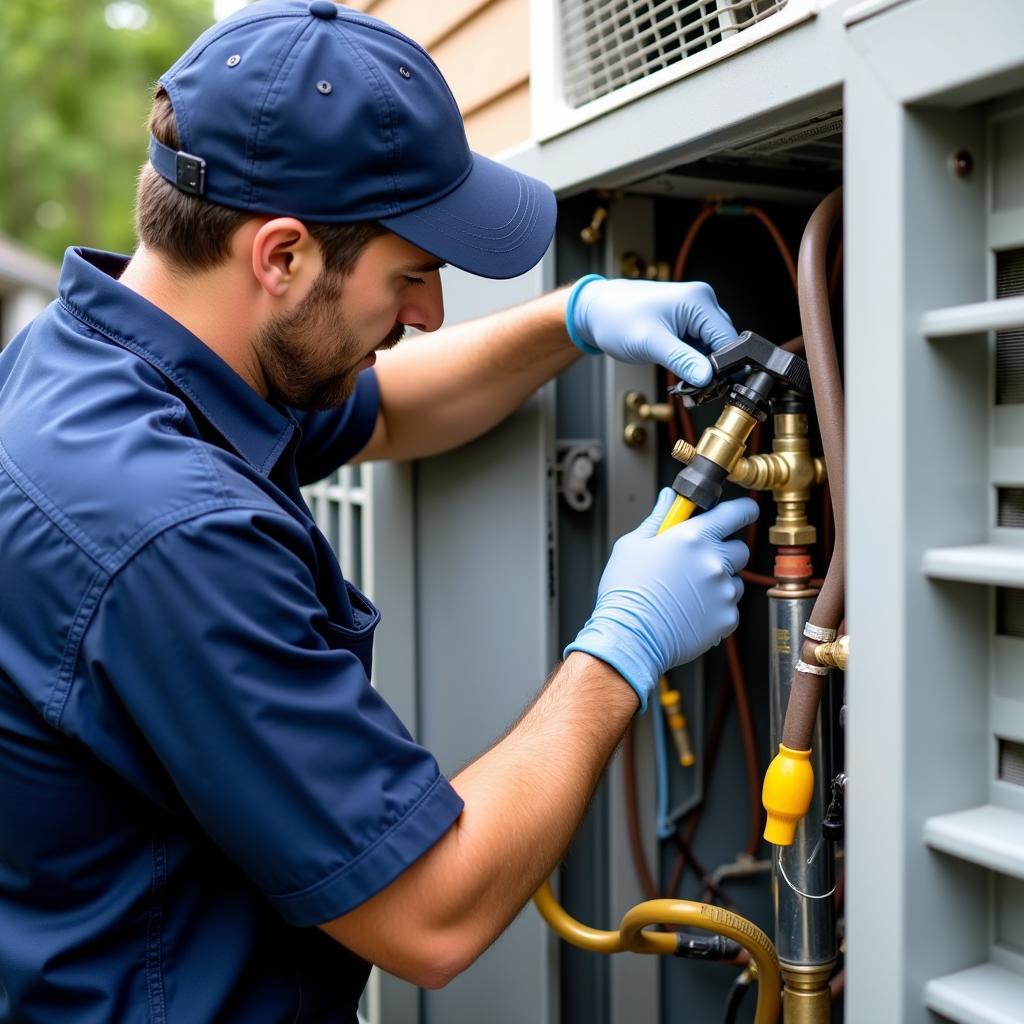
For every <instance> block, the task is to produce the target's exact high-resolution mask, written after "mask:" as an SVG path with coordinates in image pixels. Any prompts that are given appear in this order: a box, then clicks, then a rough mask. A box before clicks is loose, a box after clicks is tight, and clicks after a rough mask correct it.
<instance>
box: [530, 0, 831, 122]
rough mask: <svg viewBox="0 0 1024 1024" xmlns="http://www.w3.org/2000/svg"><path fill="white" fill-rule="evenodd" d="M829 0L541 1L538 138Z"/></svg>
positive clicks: (742, 45)
mask: <svg viewBox="0 0 1024 1024" xmlns="http://www.w3.org/2000/svg"><path fill="white" fill-rule="evenodd" d="M828 2H830V0H532V4H531V11H530V15H531V25H532V30H531V31H532V60H531V68H532V71H531V75H532V88H531V93H532V97H533V126H534V136H535V138H537V139H540V140H543V139H546V138H550V137H552V136H554V135H557V134H559V133H560V132H563V131H567V130H568V129H571V128H575V127H577V126H578V125H580V124H583V123H584V122H586V121H589V120H591V119H592V118H595V117H598V116H599V115H601V114H604V113H606V112H607V111H609V110H612V109H614V108H615V107H618V106H621V105H622V104H623V103H628V102H630V101H632V100H635V99H636V98H637V97H638V96H642V95H644V94H645V93H648V92H651V91H652V90H654V89H658V88H661V87H662V86H665V85H667V84H668V83H670V82H674V81H676V80H677V79H679V78H682V77H683V76H685V75H689V74H692V73H694V72H695V71H699V70H700V69H701V68H705V67H707V66H708V65H710V64H714V63H717V62H718V61H721V60H725V59H726V58H728V57H730V56H732V55H733V54H734V53H737V52H739V51H740V50H744V49H747V48H748V47H750V46H753V45H754V44H756V43H759V42H761V41H762V40H764V39H767V38H768V37H770V36H773V35H775V34H776V33H778V32H781V31H782V30H783V29H786V28H789V27H790V26H791V25H795V24H797V23H798V22H801V21H804V20H806V19H807V18H810V17H812V16H813V15H814V14H815V13H816V12H817V10H819V9H820V8H821V7H822V6H824V5H825V4H826V3H828Z"/></svg>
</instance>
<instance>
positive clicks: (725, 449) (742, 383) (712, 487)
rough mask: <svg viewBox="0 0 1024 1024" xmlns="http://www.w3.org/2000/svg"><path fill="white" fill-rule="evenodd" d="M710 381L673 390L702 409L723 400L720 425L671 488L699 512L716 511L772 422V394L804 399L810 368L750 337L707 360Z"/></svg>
mask: <svg viewBox="0 0 1024 1024" xmlns="http://www.w3.org/2000/svg"><path fill="white" fill-rule="evenodd" d="M708 358H709V360H710V362H711V380H710V381H709V382H708V383H707V384H704V385H703V386H698V385H695V384H687V383H685V382H683V383H680V384H677V385H675V387H672V388H670V389H669V394H670V395H675V396H676V397H679V398H682V400H683V402H684V404H686V405H691V406H693V405H702V404H703V403H705V402H709V401H711V400H712V399H715V398H718V397H720V396H721V395H723V394H725V395H726V399H725V409H724V410H723V411H722V414H721V415H720V416H719V418H718V422H717V423H716V424H715V425H714V426H713V427H709V428H708V429H707V430H705V431H704V433H703V434H702V435H701V439H700V442H699V443H698V445H697V451H696V454H695V455H694V456H693V458H692V459H691V460H690V462H689V464H688V465H687V466H686V467H685V468H684V469H683V470H681V471H680V473H679V475H678V476H677V477H676V479H675V481H674V483H673V484H672V487H673V489H674V490H675V492H676V493H677V494H680V495H682V496H683V497H684V498H687V499H688V500H689V501H692V502H693V503H694V505H696V506H697V507H698V508H701V509H709V508H712V507H713V506H715V505H717V504H718V502H719V501H720V500H721V498H722V485H723V484H724V483H725V480H726V478H727V477H728V476H729V474H730V473H731V472H732V471H733V468H734V467H735V466H736V464H737V463H738V462H739V460H740V459H741V458H742V457H743V453H744V451H745V449H746V444H747V438H748V437H749V436H750V432H751V431H752V430H753V429H754V427H755V426H756V425H757V424H758V423H763V422H764V421H765V419H767V417H768V412H769V409H770V401H771V397H772V392H773V391H774V390H775V387H776V385H781V386H782V387H783V388H785V389H787V391H789V392H798V393H800V394H805V393H806V392H807V391H808V390H809V388H810V386H811V374H810V371H809V370H808V368H807V363H805V362H804V361H803V359H801V358H800V357H799V356H798V355H794V354H793V353H792V352H787V351H786V350H785V349H781V348H779V347H778V346H777V345H774V344H772V342H770V341H768V339H767V338H762V337H761V336H760V335H759V334H754V333H753V332H752V331H744V332H743V333H742V334H741V335H740V336H739V337H738V338H737V339H736V340H735V341H734V342H733V343H732V344H731V345H727V346H726V347H725V348H723V349H719V351H717V352H713V353H712V354H711V355H710V356H709V357H708Z"/></svg>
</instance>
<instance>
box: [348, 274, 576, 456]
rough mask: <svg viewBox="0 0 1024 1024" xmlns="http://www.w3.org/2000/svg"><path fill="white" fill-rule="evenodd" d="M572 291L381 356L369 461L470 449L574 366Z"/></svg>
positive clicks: (418, 339) (420, 338) (423, 338)
mask: <svg viewBox="0 0 1024 1024" xmlns="http://www.w3.org/2000/svg"><path fill="white" fill-rule="evenodd" d="M567 294H568V293H567V291H566V290H561V291H556V292H552V293H550V294H548V295H544V296H542V297H541V298H539V299H535V300H533V301H531V302H527V303H524V304H523V305H521V306H516V307H514V308H512V309H507V310H504V311H502V312H500V313H495V314H492V315H491V316H487V317H482V318H480V319H478V320H471V321H468V322H466V323H462V324H456V325H454V326H453V327H448V328H445V329H443V330H441V331H439V332H438V333H437V334H432V335H423V336H417V337H414V338H410V339H408V340H407V341H405V342H403V343H402V344H401V345H399V346H398V347H397V348H395V349H393V350H391V351H389V352H382V353H380V355H379V357H378V361H377V379H378V381H379V383H380V394H381V424H380V430H379V432H378V434H377V435H376V436H375V437H374V439H373V441H371V444H370V446H369V447H368V449H367V451H366V452H365V453H364V455H363V457H364V458H370V459H372V458H390V459H408V458H416V457H420V456H425V455H433V454H436V453H438V452H442V451H447V450H448V449H450V448H454V447H457V446H458V445H460V444H465V443H466V442H467V441H471V440H473V439H474V438H476V437H479V436H480V435H481V434H483V433H485V432H486V431H488V430H490V428H491V427H493V426H495V425H496V424H497V423H500V422H501V421H502V420H503V419H504V418H505V417H506V416H508V415H509V414H510V413H511V412H513V411H514V410H515V409H517V408H518V407H519V406H520V405H521V404H522V403H523V402H524V401H525V400H526V399H527V398H528V397H529V396H530V395H531V394H532V393H533V392H534V391H536V390H537V388H538V387H540V386H541V385H542V384H544V383H545V382H546V381H548V380H550V379H551V378H552V377H554V376H555V375H556V374H557V373H559V372H560V371H561V370H563V369H565V368H566V367H567V366H569V365H570V363H572V362H573V361H574V360H575V359H576V358H577V357H578V356H579V354H580V353H579V351H578V350H577V349H576V348H575V347H574V346H573V344H572V343H571V342H570V341H569V337H568V335H567V334H566V330H565V303H566V297H567Z"/></svg>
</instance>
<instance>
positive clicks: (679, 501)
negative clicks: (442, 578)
mask: <svg viewBox="0 0 1024 1024" xmlns="http://www.w3.org/2000/svg"><path fill="white" fill-rule="evenodd" d="M696 510H697V506H696V505H694V503H693V502H692V501H690V500H689V499H688V498H684V497H683V496H682V495H680V494H677V495H676V500H675V501H673V502H672V507H671V508H670V509H669V510H668V515H666V516H665V518H664V519H662V521H661V526H659V527H658V533H664V532H665V531H666V530H667V529H668V528H669V527H670V526H678V525H679V524H680V523H685V522H686V520H687V519H689V518H690V516H692V515H693V513H694V512H695V511H696Z"/></svg>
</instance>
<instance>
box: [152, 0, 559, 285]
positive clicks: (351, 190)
mask: <svg viewBox="0 0 1024 1024" xmlns="http://www.w3.org/2000/svg"><path fill="white" fill-rule="evenodd" d="M160 84H161V85H162V86H163V87H164V88H165V89H166V90H167V93H168V95H169V97H170V100H171V104H172V106H173V107H174V116H175V121H176V123H177V127H178V134H179V141H180V145H181V149H180V150H178V151H175V150H172V149H169V148H168V147H167V146H164V145H163V144H162V143H160V142H159V141H157V140H156V139H155V138H152V137H150V143H149V159H150V163H151V164H152V165H153V167H154V168H155V169H156V171H157V172H158V173H159V174H160V175H162V176H163V177H164V178H166V179H167V180H168V181H170V182H171V183H172V184H174V185H175V186H176V187H177V188H179V189H181V190H182V191H184V192H187V193H189V194H192V195H197V196H202V197H203V198H205V199H207V200H209V201H210V202H212V203H217V204H219V205H221V206H228V207H231V208H232V209H235V210H248V211H251V212H253V213H264V214H276V215H283V216H292V217H298V218H299V219H301V220H306V221H310V222H321V223H333V224H344V223H351V222H354V221H366V220H378V221H380V222H381V223H382V224H383V225H384V226H385V227H386V228H388V230H390V231H393V232H394V233H395V234H396V235H399V236H400V237H402V238H404V239H406V240H407V241H409V242H412V243H413V244H414V245H417V246H419V247H420V248H421V249H424V250H425V251H426V252H429V253H430V254H431V255H433V256H436V257H438V258H439V259H442V260H444V261H445V262H447V263H451V264H452V265H453V266H456V267H461V268H462V269H463V270H468V271H470V272H471V273H474V274H479V275H481V276H483V277H495V278H504V277H515V276H517V275H519V274H522V273H524V272H525V271H527V270H529V269H530V268H531V267H532V266H534V264H536V263H537V261H538V260H539V259H540V258H541V256H543V255H544V252H545V250H546V249H547V247H548V244H549V243H550V241H551V236H552V234H553V232H554V225H555V198H554V195H553V194H552V192H551V190H550V189H549V188H548V187H547V186H546V185H545V184H543V183H542V182H540V181H538V180H537V179H535V178H531V177H529V176H527V175H525V174H520V173H518V172H517V171H514V170H512V169H511V168H508V167H505V166H503V165H502V164H499V163H496V162H495V161H493V160H488V159H487V158H486V157H483V156H480V155H479V154H478V153H473V152H472V151H471V150H470V148H469V144H468V142H467V141H466V132H465V128H464V127H463V124H462V116H461V114H460V113H459V109H458V106H457V105H456V103H455V99H454V97H453V96H452V94H451V90H450V89H449V88H448V85H447V83H446V82H445V80H444V78H443V77H442V75H441V72H440V71H439V70H438V68H437V65H436V64H434V62H433V61H432V60H431V59H430V57H429V55H428V54H427V52H426V51H425V50H424V49H423V48H422V47H420V46H419V45H418V44H417V43H415V42H413V41H412V40H411V39H409V38H408V37H406V36H404V35H402V34H401V33H400V32H398V31H396V30H395V29H393V28H392V27H391V26H390V25H386V24H385V23H384V22H382V21H379V20H378V19H376V18H371V17H369V16H368V15H365V14H360V13H357V12H355V11H352V10H349V9H348V8H345V7H342V6H340V5H338V4H335V3H333V2H332V0H312V2H307V0H265V2H262V3H256V4H252V5H251V6H249V7H244V8H242V9H241V10H240V11H237V12H236V13H235V14H233V15H232V16H230V17H228V18H226V19H224V21H222V22H220V23H218V24H217V25H214V26H213V27H212V28H211V29H209V30H208V31H207V32H205V33H204V34H203V35H202V36H200V37H199V39H197V40H196V42H195V43H193V45H192V46H191V47H190V48H189V49H188V50H187V51H186V52H185V53H184V54H183V55H182V57H181V58H180V60H178V61H177V63H175V65H174V66H173V67H172V68H171V69H170V70H169V71H168V72H167V73H166V74H165V75H164V76H163V77H162V78H161V79H160Z"/></svg>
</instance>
